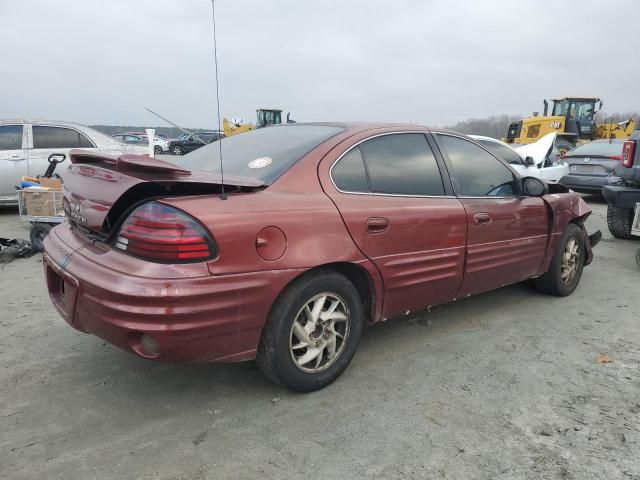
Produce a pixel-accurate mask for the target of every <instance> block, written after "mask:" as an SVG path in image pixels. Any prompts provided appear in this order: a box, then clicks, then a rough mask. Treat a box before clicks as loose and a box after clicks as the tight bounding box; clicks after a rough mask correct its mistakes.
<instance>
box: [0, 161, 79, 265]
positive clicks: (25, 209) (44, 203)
mask: <svg viewBox="0 0 640 480" xmlns="http://www.w3.org/2000/svg"><path fill="white" fill-rule="evenodd" d="M65 158H66V155H64V154H62V153H54V154H52V155H50V156H49V159H48V160H49V166H48V168H47V171H46V172H45V173H44V175H41V176H38V177H22V181H21V183H20V186H19V187H16V194H17V196H18V209H19V213H20V219H21V220H22V221H25V222H28V223H30V224H31V229H30V232H29V240H23V239H8V238H0V264H6V263H9V262H11V261H12V260H14V259H16V258H20V257H23V258H27V257H30V256H32V255H33V254H35V253H36V252H41V251H42V250H43V248H44V238H45V237H46V236H47V234H48V233H49V231H50V230H51V229H52V228H53V227H54V226H55V225H56V224H58V223H61V222H63V221H64V219H65V213H64V209H63V203H62V200H63V196H62V179H61V178H60V176H59V175H58V174H56V173H55V169H56V166H57V165H58V164H59V163H62V162H63V161H64V160H65Z"/></svg>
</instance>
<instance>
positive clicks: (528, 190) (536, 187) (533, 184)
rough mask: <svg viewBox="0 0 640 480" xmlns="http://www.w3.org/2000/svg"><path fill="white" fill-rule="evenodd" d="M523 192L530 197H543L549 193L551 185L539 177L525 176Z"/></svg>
mask: <svg viewBox="0 0 640 480" xmlns="http://www.w3.org/2000/svg"><path fill="white" fill-rule="evenodd" d="M522 192H523V193H524V194H525V195H527V196H528V197H541V196H543V195H544V194H546V193H549V187H548V186H547V184H546V183H544V182H543V181H542V180H540V179H539V178H536V177H524V178H523V179H522Z"/></svg>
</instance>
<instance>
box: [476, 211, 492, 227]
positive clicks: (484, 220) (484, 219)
mask: <svg viewBox="0 0 640 480" xmlns="http://www.w3.org/2000/svg"><path fill="white" fill-rule="evenodd" d="M473 223H475V224H476V225H489V224H490V223H491V215H489V214H488V213H476V214H475V215H474V216H473Z"/></svg>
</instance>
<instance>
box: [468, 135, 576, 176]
mask: <svg viewBox="0 0 640 480" xmlns="http://www.w3.org/2000/svg"><path fill="white" fill-rule="evenodd" d="M469 136H470V137H471V138H473V139H474V140H475V141H476V142H478V143H479V144H480V145H482V146H483V147H485V148H486V149H487V150H489V151H490V152H491V153H493V154H494V155H497V156H498V157H500V158H502V159H503V160H505V161H506V162H507V163H509V164H510V165H511V166H512V167H513V169H514V170H516V171H517V172H518V173H519V174H520V175H522V176H523V177H537V178H539V179H541V180H544V181H546V182H557V181H558V180H560V179H561V178H562V177H564V176H565V175H567V174H568V173H569V166H568V165H567V164H566V163H557V162H554V161H552V160H551V157H552V153H553V146H554V143H555V139H556V134H555V132H554V133H550V134H548V135H545V136H544V137H542V138H541V139H540V140H538V141H537V142H534V143H529V144H527V145H522V146H519V147H516V148H513V147H511V146H510V145H507V144H506V143H504V142H501V141H500V140H496V139H495V138H491V137H483V136H481V135H469Z"/></svg>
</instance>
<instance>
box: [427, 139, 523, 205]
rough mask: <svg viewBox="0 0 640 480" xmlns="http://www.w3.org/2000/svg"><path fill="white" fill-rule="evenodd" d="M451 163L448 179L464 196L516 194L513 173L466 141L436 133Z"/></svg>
mask: <svg viewBox="0 0 640 480" xmlns="http://www.w3.org/2000/svg"><path fill="white" fill-rule="evenodd" d="M437 137H438V143H439V144H440V145H441V146H442V147H443V148H444V151H445V152H444V153H446V155H447V157H448V158H449V162H450V164H451V168H452V171H451V172H450V173H451V180H452V182H453V185H454V188H455V190H456V192H457V193H458V195H460V196H465V197H486V196H500V197H506V196H512V195H515V194H516V192H517V188H516V185H515V179H514V177H513V173H511V170H509V169H508V168H507V167H506V166H504V165H503V164H502V163H501V162H500V160H498V159H497V158H495V157H494V156H493V155H491V154H490V153H488V152H487V151H485V150H483V149H482V148H480V147H479V146H477V145H475V144H473V143H471V142H470V141H468V140H465V139H464V138H460V137H454V136H451V135H442V134H438V135H437Z"/></svg>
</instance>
